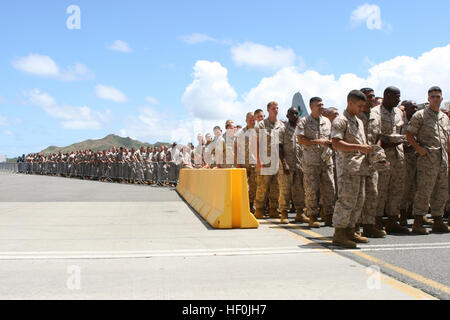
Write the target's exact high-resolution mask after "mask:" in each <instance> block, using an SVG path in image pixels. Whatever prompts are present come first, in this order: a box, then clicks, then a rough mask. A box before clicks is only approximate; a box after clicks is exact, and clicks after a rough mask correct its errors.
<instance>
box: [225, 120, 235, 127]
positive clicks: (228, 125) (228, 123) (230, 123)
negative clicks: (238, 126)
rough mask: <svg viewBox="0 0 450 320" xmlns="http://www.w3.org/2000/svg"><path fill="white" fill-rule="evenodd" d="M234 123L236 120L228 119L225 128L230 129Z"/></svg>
mask: <svg viewBox="0 0 450 320" xmlns="http://www.w3.org/2000/svg"><path fill="white" fill-rule="evenodd" d="M233 124H234V121H233V120H227V121H226V122H225V129H228V128H229V127H230V126H231V125H233Z"/></svg>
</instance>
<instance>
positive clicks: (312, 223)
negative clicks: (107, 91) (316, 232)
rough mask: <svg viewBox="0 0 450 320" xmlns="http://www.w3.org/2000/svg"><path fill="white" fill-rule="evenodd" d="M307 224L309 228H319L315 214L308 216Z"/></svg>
mask: <svg viewBox="0 0 450 320" xmlns="http://www.w3.org/2000/svg"><path fill="white" fill-rule="evenodd" d="M308 224H309V226H310V227H311V228H320V222H319V221H317V217H316V216H310V217H309V222H308Z"/></svg>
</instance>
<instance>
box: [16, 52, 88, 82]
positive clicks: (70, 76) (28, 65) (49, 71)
mask: <svg viewBox="0 0 450 320" xmlns="http://www.w3.org/2000/svg"><path fill="white" fill-rule="evenodd" d="M12 65H13V67H14V68H16V69H17V70H20V71H23V72H25V73H29V74H33V75H36V76H40V77H45V78H54V79H58V80H62V81H74V80H83V79H88V78H92V77H93V73H92V71H91V70H89V68H88V67H86V66H85V65H83V64H81V63H78V62H77V63H74V64H73V65H71V66H68V67H67V68H65V69H61V68H60V67H59V66H58V64H57V63H56V62H55V61H54V60H53V59H52V58H50V57H49V56H44V55H40V54H29V55H28V56H25V57H20V58H18V59H16V60H14V61H13V62H12Z"/></svg>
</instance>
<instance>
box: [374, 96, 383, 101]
mask: <svg viewBox="0 0 450 320" xmlns="http://www.w3.org/2000/svg"><path fill="white" fill-rule="evenodd" d="M375 100H383V98H382V97H375Z"/></svg>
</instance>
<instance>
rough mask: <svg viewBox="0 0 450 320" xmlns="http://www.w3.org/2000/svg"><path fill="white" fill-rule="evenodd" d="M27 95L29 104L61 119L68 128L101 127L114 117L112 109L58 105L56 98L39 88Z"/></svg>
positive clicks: (62, 123)
mask: <svg viewBox="0 0 450 320" xmlns="http://www.w3.org/2000/svg"><path fill="white" fill-rule="evenodd" d="M25 95H26V96H27V97H28V101H27V103H28V104H30V105H32V106H37V107H39V108H41V109H43V110H44V111H45V112H46V113H47V114H48V115H50V116H51V117H53V118H55V119H58V120H60V121H61V125H62V127H63V128H66V129H78V130H82V129H100V128H101V127H102V124H103V123H105V122H107V121H109V120H110V119H111V117H112V114H111V111H110V110H106V111H105V112H104V113H101V112H98V111H93V110H91V109H90V108H89V107H87V106H82V107H74V106H70V105H58V103H57V102H56V100H55V98H53V97H52V96H51V95H49V94H48V93H45V92H41V91H39V90H38V89H33V90H31V91H29V92H26V93H25Z"/></svg>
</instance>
